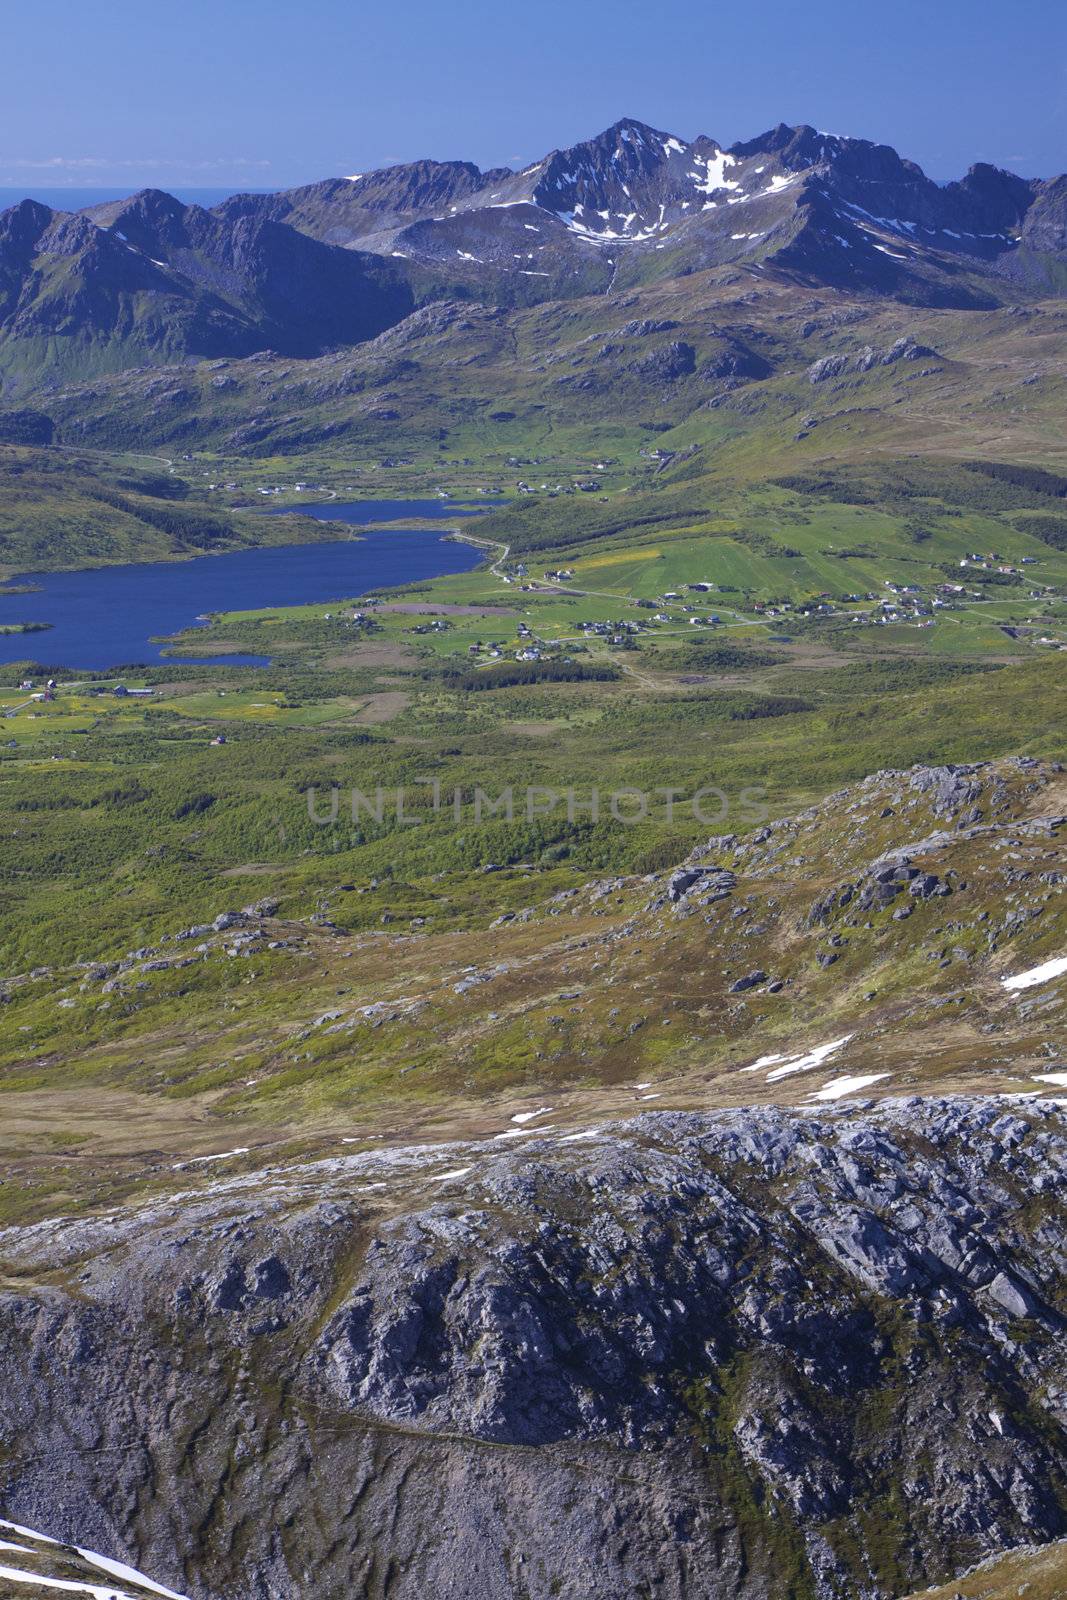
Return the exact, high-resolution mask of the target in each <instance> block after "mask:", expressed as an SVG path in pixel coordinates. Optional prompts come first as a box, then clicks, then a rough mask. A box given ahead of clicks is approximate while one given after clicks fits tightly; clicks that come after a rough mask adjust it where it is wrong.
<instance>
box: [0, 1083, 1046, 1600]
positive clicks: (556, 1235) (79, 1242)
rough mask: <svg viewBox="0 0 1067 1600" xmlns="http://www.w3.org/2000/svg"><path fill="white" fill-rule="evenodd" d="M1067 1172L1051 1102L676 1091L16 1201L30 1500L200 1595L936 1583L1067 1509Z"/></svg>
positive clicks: (15, 1298) (15, 1446)
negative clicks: (616, 1118)
mask: <svg viewBox="0 0 1067 1600" xmlns="http://www.w3.org/2000/svg"><path fill="white" fill-rule="evenodd" d="M1065 1171H1067V1138H1065V1127H1064V1117H1063V1111H1062V1108H1061V1107H1060V1106H1059V1105H1058V1104H1057V1103H1054V1102H1051V1101H1026V1102H1017V1101H1008V1100H1004V1099H996V1100H986V1101H964V1100H940V1101H924V1102H923V1101H918V1100H907V1101H895V1102H891V1101H887V1102H883V1103H882V1104H881V1105H879V1106H877V1107H876V1108H874V1109H863V1108H862V1107H857V1106H856V1105H855V1104H853V1105H851V1106H849V1105H848V1104H847V1103H842V1104H840V1105H838V1106H835V1107H832V1108H830V1109H828V1110H825V1111H820V1112H819V1113H818V1114H817V1115H815V1114H808V1113H800V1112H788V1111H782V1110H776V1109H766V1110H759V1111H740V1110H739V1111H734V1112H725V1113H720V1114H717V1115H714V1116H711V1115H702V1114H695V1113H660V1114H652V1115H644V1116H641V1117H639V1118H637V1119H635V1120H634V1121H632V1122H630V1123H626V1124H620V1125H618V1126H617V1127H615V1128H612V1129H610V1130H606V1131H602V1132H601V1133H600V1134H598V1135H595V1136H591V1137H589V1138H587V1139H586V1140H584V1141H580V1142H572V1143H567V1144H564V1143H560V1142H558V1136H555V1135H553V1136H547V1135H546V1136H543V1137H540V1138H531V1139H529V1140H528V1141H526V1142H524V1144H523V1148H522V1151H521V1152H519V1151H517V1150H516V1149H515V1148H514V1146H512V1147H511V1148H509V1149H507V1150H502V1149H501V1147H500V1146H499V1145H498V1144H494V1143H492V1142H488V1143H485V1144H473V1145H464V1146H456V1145H453V1146H431V1147H419V1148H408V1149H394V1150H377V1151H373V1152H369V1153H363V1154H358V1155H348V1156H344V1157H340V1158H338V1159H333V1160H324V1161H319V1162H315V1163H307V1164H304V1165H302V1166H292V1167H287V1168H281V1167H279V1168H273V1169H270V1168H268V1169H267V1170H266V1171H264V1172H261V1173H258V1174H255V1175H253V1176H250V1177H240V1178H235V1179H231V1180H229V1181H214V1182H211V1183H210V1186H209V1187H205V1188H203V1189H200V1190H195V1191H190V1192H187V1193H186V1194H184V1195H182V1196H178V1197H175V1196H168V1197H167V1198H165V1199H160V1200H158V1201H151V1202H147V1203H144V1204H142V1205H141V1206H140V1207H139V1208H137V1209H131V1210H130V1211H129V1212H120V1213H116V1214H114V1215H112V1216H108V1217H102V1218H95V1219H86V1220H80V1221H74V1220H71V1221H56V1222H50V1223H44V1224H40V1225H38V1226H36V1227H32V1228H28V1229H21V1230H8V1231H7V1232H4V1233H0V1263H2V1265H3V1269H4V1282H5V1283H6V1284H7V1285H8V1287H7V1288H6V1289H5V1291H4V1292H3V1294H2V1295H0V1391H2V1392H3V1394H4V1396H5V1404H4V1406H3V1408H2V1409H0V1463H2V1468H0V1471H2V1485H3V1487H2V1494H0V1512H2V1513H3V1514H5V1515H8V1516H10V1517H12V1518H13V1519H14V1520H17V1521H20V1522H24V1523H26V1524H28V1525H30V1526H35V1527H38V1528H40V1529H41V1530H42V1531H44V1532H48V1533H51V1534H54V1535H56V1536H57V1537H61V1538H73V1537H77V1539H78V1540H79V1542H82V1543H90V1544H92V1545H94V1546H95V1548H97V1549H101V1550H105V1551H109V1552H110V1553H112V1554H114V1555H116V1556H118V1557H121V1558H123V1559H127V1560H133V1561H135V1562H136V1564H138V1565H140V1566H141V1567H142V1568H144V1569H146V1570H150V1571H151V1572H152V1573H153V1575H154V1576H155V1577H156V1578H157V1579H159V1580H160V1581H162V1582H164V1583H168V1584H170V1585H172V1586H173V1587H175V1588H178V1589H181V1590H182V1591H183V1592H187V1593H189V1594H190V1595H192V1596H194V1597H196V1600H268V1597H269V1600H296V1597H297V1596H299V1597H301V1600H304V1597H306V1596H310V1595H314V1596H315V1600H334V1597H336V1600H341V1597H349V1596H352V1595H355V1594H359V1595H367V1596H374V1597H376V1596H385V1595H390V1596H400V1597H408V1596H411V1597H414V1596H422V1595H424V1594H427V1593H437V1594H441V1595H446V1596H455V1597H457V1600H458V1597H460V1596H463V1597H470V1600H505V1597H507V1600H511V1597H512V1596H515V1595H522V1596H527V1597H530V1600H541V1597H546V1600H547V1597H548V1596H551V1595H559V1594H563V1595H581V1596H583V1597H590V1600H609V1597H611V1600H615V1597H618V1596H621V1595H627V1596H629V1595H634V1596H636V1595H643V1594H655V1595H656V1596H657V1597H659V1596H664V1597H667V1600H727V1597H730V1600H734V1597H742V1600H778V1597H781V1600H786V1597H787V1596H790V1595H798V1594H805V1595H808V1594H810V1595H812V1596H815V1597H818V1600H856V1597H861V1596H862V1597H867V1600H879V1597H885V1596H889V1595H893V1594H900V1593H904V1592H907V1591H908V1590H910V1589H912V1588H918V1587H921V1586H922V1585H923V1584H925V1583H929V1582H932V1581H934V1580H935V1579H937V1580H940V1579H943V1578H945V1577H946V1576H948V1575H950V1574H951V1573H953V1572H956V1571H959V1570H961V1569H962V1568H963V1567H965V1566H967V1565H968V1564H970V1563H972V1562H973V1561H975V1560H977V1559H980V1558H981V1557H982V1556H983V1555H986V1554H988V1553H990V1552H992V1551H994V1550H996V1549H998V1548H1003V1547H1005V1546H1007V1545H1011V1544H1019V1543H1023V1542H1026V1541H1027V1540H1030V1541H1033V1540H1035V1539H1037V1540H1044V1539H1051V1538H1054V1537H1056V1536H1059V1535H1062V1534H1063V1533H1064V1532H1065V1531H1067V1516H1065V1513H1064V1509H1063V1507H1064V1504H1065V1503H1067V1436H1065V1427H1067V1360H1065V1355H1064V1343H1063V1337H1062V1333H1063V1321H1062V1313H1063V1312H1064V1310H1065V1309H1067V1308H1065V1303H1064V1301H1065V1296H1064V1276H1063V1269H1064V1263H1065V1257H1067V1235H1065V1231H1064V1226H1063V1222H1064V1218H1063V1207H1062V1204H1061V1201H1060V1198H1059V1196H1061V1195H1062V1193H1063V1186H1064V1175H1065ZM887 1505H892V1506H893V1508H894V1509H893V1513H892V1516H891V1517H890V1516H889V1515H888V1513H887V1512H886V1509H885V1508H886V1506H887Z"/></svg>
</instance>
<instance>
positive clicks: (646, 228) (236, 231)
mask: <svg viewBox="0 0 1067 1600" xmlns="http://www.w3.org/2000/svg"><path fill="white" fill-rule="evenodd" d="M1065 253H1067V186H1065V180H1064V179H1062V178H1054V179H1052V180H1050V181H1048V182H1044V181H1039V180H1028V179H1022V178H1018V177H1016V176H1014V175H1013V174H1011V173H1007V172H1002V171H1000V170H998V169H996V168H993V167H991V166H988V165H978V166H975V167H973V168H972V169H971V171H970V172H969V173H968V174H967V175H966V176H965V177H964V178H963V179H961V180H959V181H958V182H954V183H949V184H945V185H939V184H937V183H934V182H933V181H932V180H931V179H929V178H927V177H926V175H925V174H924V173H923V172H922V170H921V169H920V168H919V167H918V166H916V165H915V164H914V163H913V162H910V161H907V160H904V159H902V158H901V157H899V156H898V155H897V153H896V152H895V151H894V150H892V149H891V148H890V147H888V146H885V145H877V144H873V143H871V142H870V141H867V140H861V139H848V138H839V137H837V136H832V135H829V134H821V133H818V132H816V131H815V130H814V129H812V128H808V127H804V126H801V127H794V128H790V127H786V126H784V125H779V126H778V127H776V128H773V129H771V130H769V131H768V132H767V133H765V134H762V135H760V136H759V137H757V138H755V139H751V140H748V141H745V142H742V143H738V144H734V145H732V146H730V147H729V148H725V147H723V146H721V145H720V144H718V143H717V142H716V141H715V140H713V139H710V138H707V137H705V136H703V135H702V136H700V137H698V138H696V139H694V140H684V139H680V138H678V137H676V136H675V135H673V134H669V133H664V132H661V131H659V130H656V129H653V128H651V127H649V126H648V125H647V124H644V123H641V122H639V121H637V120H635V119H632V118H627V119H624V120H622V121H621V122H619V123H616V124H615V125H614V126H613V127H611V128H609V129H607V130H606V131H605V132H604V133H602V134H600V135H598V136H597V137H595V138H593V139H590V140H586V141H583V142H581V143H579V144H576V145H574V146H571V147H570V148H568V149H564V150H556V151H553V152H551V153H550V154H549V155H547V156H546V157H545V158H544V159H543V160H541V161H539V162H537V163H536V164H534V165H533V166H531V167H528V168H526V169H524V170H523V171H521V172H512V171H510V170H508V169H505V168H498V169H493V170H490V171H488V172H481V171H479V169H478V168H477V167H475V166H473V165H472V164H471V163H469V162H463V161H444V162H442V161H417V162H413V163H409V164H407V165H402V166H398V167H390V168H385V169H382V170H379V171H375V172H370V173H355V174H352V175H350V176H349V177H341V178H333V179H329V180H327V181H325V182H322V183H317V184H311V185H308V186H305V187H303V188H299V189H294V190H288V191H282V192H279V193H277V194H267V195H256V194H244V195H235V196H233V197H232V198H231V199H229V200H226V201H225V202H223V203H222V204H221V205H220V206H217V207H215V208H214V210H212V211H210V212H208V211H204V210H202V209H201V208H200V207H197V206H188V207H187V206H183V205H182V204H181V203H180V202H178V201H177V200H175V199H173V198H172V197H171V196H168V195H164V194H162V193H160V192H159V191H154V190H147V191H142V192H141V193H140V194H138V195H134V196H131V197H130V198H129V199H128V200H122V201H115V202H111V203H108V204H106V205H101V206H95V207H92V208H89V209H88V210H86V211H84V212H78V213H64V212H53V211H51V210H49V208H48V207H46V206H42V205H39V204H38V203H37V202H35V201H29V200H28V201H24V202H22V203H21V205H19V206H16V207H13V208H12V209H11V210H9V211H7V212H4V213H2V214H0V370H4V371H5V372H6V373H7V374H8V377H7V379H6V383H7V385H8V386H11V385H13V384H15V383H16V381H17V380H18V379H19V377H20V374H21V373H22V371H23V369H25V368H27V367H36V368H39V367H40V366H41V364H42V363H43V364H44V366H45V369H46V370H47V371H54V372H55V373H56V374H57V375H64V376H68V377H69V376H71V375H73V374H79V373H80V374H84V375H92V374H94V373H100V372H108V371H113V370H116V369H118V368H123V367H130V366H137V365H143V364H144V363H145V362H151V363H155V364H159V363H161V362H166V361H183V360H187V359H189V358H194V359H195V358H201V357H207V356H214V357H221V356H234V355H248V354H251V353H253V352H255V351H258V350H265V349H268V348H269V349H273V350H276V351H278V352H279V353H281V354H283V355H289V356H300V357H309V356H314V355H317V354H320V353H322V352H323V351H325V350H329V349H336V348H342V347H345V346H351V345H354V344H357V343H359V342H361V341H364V340H366V339H369V338H373V337H374V336H375V335H376V334H378V333H381V332H382V331H383V330H384V329H387V328H389V327H392V326H394V325H395V324H397V323H399V322H401V321H402V320H403V318H404V317H406V316H407V315H408V314H409V313H410V312H411V311H412V310H413V309H414V308H415V307H416V305H418V304H422V303H425V302H426V301H434V300H440V299H444V298H449V297H452V298H455V297H457V296H458V297H460V298H462V299H467V300H474V301H480V302H483V303H485V304H487V305H490V306H496V307H503V308H514V307H521V306H524V305H531V304H538V303H546V302H553V301H556V300H573V299H575V298H576V297H581V296H585V295H594V296H596V295H602V294H608V293H609V292H615V291H622V290H624V289H627V288H630V289H632V288H634V287H640V286H641V285H643V284H648V283H651V282H658V281H666V280H670V279H673V278H677V277H680V276H687V275H691V274H693V273H698V272H708V273H711V274H712V275H713V277H712V279H711V280H710V281H709V285H708V289H709V294H711V295H712V296H713V297H714V294H715V293H716V286H717V285H718V284H721V283H722V282H728V281H732V279H733V278H735V277H736V274H737V273H738V272H744V273H749V274H751V275H752V277H753V279H754V281H759V280H761V279H762V278H764V277H773V278H776V279H778V280H779V281H784V282H787V283H798V284H803V285H809V286H811V287H813V288H819V287H830V288H834V289H844V290H848V291H850V292H854V293H858V294H861V295H868V296H870V295H874V296H883V297H888V298H890V299H894V300H900V301H903V302H906V303H914V304H929V305H942V306H959V307H965V308H966V307H989V306H994V305H997V304H1003V303H1005V302H1006V301H1010V300H1011V299H1013V298H1017V297H1018V295H1019V294H1027V293H1029V292H1031V291H1038V292H1042V293H1046V294H1048V293H1051V294H1053V295H1055V294H1057V293H1059V284H1060V273H1061V266H1062V261H1063V259H1064V256H1065ZM21 381H22V382H23V384H25V379H22V380H21Z"/></svg>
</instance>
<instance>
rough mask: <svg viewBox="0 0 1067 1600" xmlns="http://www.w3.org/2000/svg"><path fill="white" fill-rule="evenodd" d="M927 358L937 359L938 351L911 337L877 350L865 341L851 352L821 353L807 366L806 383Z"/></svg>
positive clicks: (824, 380) (822, 381) (820, 381)
mask: <svg viewBox="0 0 1067 1600" xmlns="http://www.w3.org/2000/svg"><path fill="white" fill-rule="evenodd" d="M927 359H933V360H936V359H938V356H937V351H936V350H931V349H930V347H929V345H925V344H916V342H915V340H914V339H911V338H907V337H902V338H900V339H897V340H895V342H894V343H893V344H891V345H890V346H889V347H888V349H886V350H876V349H874V347H873V346H872V345H869V344H867V345H864V346H863V349H862V350H857V351H855V352H854V353H853V354H844V353H842V354H839V355H833V356H821V357H820V358H819V360H818V361H813V362H812V364H811V366H810V367H809V368H808V382H809V383H811V384H817V383H825V382H826V380H827V378H839V377H841V376H843V374H845V373H850V372H870V371H871V369H872V368H873V367H892V366H895V364H896V363H897V362H898V361H920V360H927Z"/></svg>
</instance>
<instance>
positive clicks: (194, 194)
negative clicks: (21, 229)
mask: <svg viewBox="0 0 1067 1600" xmlns="http://www.w3.org/2000/svg"><path fill="white" fill-rule="evenodd" d="M152 187H154V188H157V189H161V188H164V187H165V185H163V184H154V185H153V186H152ZM136 192H137V185H134V186H133V187H132V188H125V187H124V186H123V185H122V184H116V185H115V186H114V187H113V188H110V189H79V188H74V187H67V188H65V189H0V211H6V210H7V208H8V207H9V206H17V205H18V203H19V201H20V200H39V201H40V202H41V204H42V205H45V206H49V207H50V208H51V209H52V210H53V211H83V210H84V209H85V207H86V206H102V205H103V204H104V203H105V202H106V201H108V200H125V198H126V196H127V195H130V194H136ZM166 192H167V194H172V195H174V197H175V199H177V200H181V201H182V202H183V204H184V205H187V206H190V205H191V206H217V205H218V204H219V202H220V201H222V200H226V199H228V198H229V196H230V195H231V194H247V193H254V194H269V193H270V192H271V191H270V190H268V189H252V190H249V189H186V188H183V187H182V186H181V185H176V186H175V187H174V188H173V189H171V188H167V190H166Z"/></svg>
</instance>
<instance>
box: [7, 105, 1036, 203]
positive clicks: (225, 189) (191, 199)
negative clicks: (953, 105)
mask: <svg viewBox="0 0 1067 1600" xmlns="http://www.w3.org/2000/svg"><path fill="white" fill-rule="evenodd" d="M622 120H627V119H625V118H624V117H623V116H622V115H620V116H618V117H615V118H612V119H611V121H609V122H607V123H605V124H604V125H603V127H598V128H595V129H592V130H590V131H589V132H588V133H586V134H584V135H582V136H581V137H579V138H578V139H576V140H572V141H570V143H572V144H573V143H582V142H583V140H587V139H593V138H596V137H597V136H598V135H599V134H600V133H602V132H603V131H604V129H605V128H608V127H611V126H613V125H614V123H616V122H619V121H622ZM632 120H634V121H640V122H645V123H646V124H647V125H650V126H653V127H656V126H658V125H657V124H656V123H654V122H652V120H651V119H650V118H645V117H635V118H633V119H632ZM781 120H782V119H779V121H781ZM777 125H778V124H777V123H770V124H768V126H767V128H760V129H759V130H757V132H756V133H755V134H751V133H750V134H745V135H743V136H741V138H739V139H738V140H730V141H729V143H730V144H733V143H738V142H743V140H744V139H747V138H752V137H758V135H759V134H761V133H764V132H768V131H770V129H772V128H774V127H776V126H777ZM804 125H806V126H810V127H814V126H815V124H814V123H810V122H809V123H806V124H805V123H804V121H803V119H801V120H800V121H799V122H797V123H793V124H790V126H804ZM663 131H664V132H667V133H673V134H678V133H679V130H678V128H676V127H670V126H668V125H666V124H664V125H663ZM818 131H820V132H821V131H824V130H822V129H820V130H818ZM831 136H832V137H838V138H853V139H863V138H864V137H865V136H864V135H862V134H856V133H851V132H849V131H847V130H837V131H835V133H834V134H832V135H831ZM681 137H684V138H686V139H687V141H688V140H692V139H695V138H697V137H700V135H699V134H687V133H686V134H681ZM705 137H712V136H711V135H705ZM869 142H871V143H879V144H888V145H889V146H890V148H892V149H894V150H896V152H897V154H898V155H899V156H901V157H902V158H904V159H905V160H914V159H915V158H914V156H912V155H911V154H910V152H909V151H908V150H907V149H906V148H902V147H901V146H900V144H899V143H894V142H893V141H892V140H871V141H869ZM558 148H565V146H561V145H559V144H556V145H548V146H546V147H545V149H544V150H541V151H538V152H537V153H536V154H531V155H530V156H528V157H526V158H521V159H520V158H518V157H514V158H513V159H512V160H511V161H510V162H495V163H484V162H475V165H478V166H479V167H481V168H482V170H488V168H489V167H490V166H497V167H500V166H509V167H511V169H512V170H513V171H516V172H518V171H521V170H522V168H523V167H524V166H527V165H529V164H530V163H531V162H533V161H537V160H540V159H541V158H542V157H543V156H545V155H547V154H548V153H549V152H550V150H552V149H558ZM988 159H989V158H983V157H978V156H976V157H975V159H974V160H973V161H971V162H968V163H967V165H966V166H964V167H962V168H961V169H960V171H958V172H954V173H947V172H935V171H930V170H929V168H927V167H925V166H923V164H922V163H921V162H919V163H918V165H920V166H922V168H923V171H924V173H925V174H926V176H927V177H928V178H929V179H930V180H931V181H932V182H934V183H937V184H941V185H944V184H948V183H952V182H954V181H956V180H958V179H960V178H962V177H963V176H964V174H965V173H966V172H967V171H968V170H969V168H970V167H971V166H974V165H977V164H979V162H980V161H982V160H987V161H988ZM471 160H473V158H472V157H471V156H469V155H466V154H462V153H453V154H451V155H437V154H433V155H431V154H426V153H424V154H422V155H416V156H411V157H408V158H406V159H404V160H386V161H383V162H380V163H377V164H371V163H370V162H368V163H366V164H364V166H363V168H362V171H361V174H360V175H361V176H362V173H363V172H374V171H378V170H381V169H382V168H384V167H391V166H406V165H409V164H411V163H413V162H417V161H440V162H445V161H471ZM989 164H990V165H994V166H998V165H1001V166H1003V168H1004V170H1006V171H1011V172H1015V173H1017V175H1018V176H1020V177H1024V178H1031V179H1046V180H1047V179H1048V178H1052V177H1056V176H1059V172H1060V171H1067V151H1065V154H1064V160H1063V163H1062V167H1061V169H1059V170H1057V171H1056V172H1052V171H1049V172H1024V171H1021V170H1020V169H1019V167H1011V166H1008V165H1006V164H1003V163H998V162H995V161H989ZM355 165H356V166H358V165H359V163H358V162H357V163H355ZM351 170H352V169H351V167H350V169H349V171H348V172H342V171H340V170H337V171H332V172H319V173H318V174H317V175H315V176H311V177H307V176H305V177H300V178H296V179H294V180H291V181H288V180H286V181H278V182H271V183H266V182H259V183H249V182H242V181H240V180H237V181H235V182H231V183H215V184H198V183H196V182H192V181H182V180H178V181H166V180H164V179H162V178H159V179H149V180H145V181H140V182H138V181H136V180H131V178H130V176H129V175H127V176H126V177H124V178H117V179H115V180H113V181H110V182H109V181H107V180H106V179H105V180H103V181H100V180H96V179H93V180H90V179H88V178H85V179H82V178H75V177H71V178H68V179H66V180H64V181H59V182H56V181H52V182H44V183H41V182H38V181H36V180H29V181H24V182H12V181H9V180H8V178H7V177H3V178H2V180H0V210H6V209H7V208H8V207H9V206H10V205H12V204H16V205H17V204H18V203H19V202H20V201H21V200H24V199H31V200H36V201H38V202H39V203H40V204H42V205H47V206H49V207H50V208H51V209H53V210H59V209H64V206H63V202H64V201H65V200H67V199H68V198H69V199H70V200H71V201H76V202H77V204H76V205H73V206H72V207H71V209H74V210H83V209H85V208H86V207H88V206H96V205H106V204H108V203H109V202H111V201H114V200H124V199H127V198H128V197H129V196H131V195H134V194H137V193H139V192H141V191H142V190H145V189H158V190H162V191H163V192H165V193H167V194H171V195H173V196H174V197H175V198H176V199H178V200H181V201H182V203H183V204H186V205H190V204H204V203H214V204H217V203H219V202H221V201H222V200H224V199H228V198H229V197H230V196H231V195H235V194H274V193H277V192H278V191H279V190H283V189H297V188H304V187H307V186H310V185H312V184H316V183H325V182H330V181H331V180H334V179H337V178H345V177H349V176H350V175H351Z"/></svg>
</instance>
